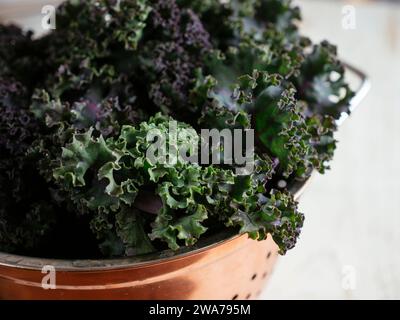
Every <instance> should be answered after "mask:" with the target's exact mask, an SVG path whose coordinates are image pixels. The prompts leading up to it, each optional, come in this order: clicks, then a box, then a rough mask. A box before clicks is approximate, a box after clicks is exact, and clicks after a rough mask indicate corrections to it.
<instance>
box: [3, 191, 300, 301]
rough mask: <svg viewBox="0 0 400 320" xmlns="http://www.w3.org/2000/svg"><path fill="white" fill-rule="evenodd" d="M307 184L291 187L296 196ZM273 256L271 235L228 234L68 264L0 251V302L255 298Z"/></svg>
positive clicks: (275, 251) (67, 261)
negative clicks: (51, 278) (51, 285)
mask: <svg viewBox="0 0 400 320" xmlns="http://www.w3.org/2000/svg"><path fill="white" fill-rule="evenodd" d="M306 185H307V183H301V184H299V185H297V186H295V187H296V190H297V192H296V197H297V198H298V197H299V196H300V194H301V193H302V192H303V190H304V188H305V187H306ZM277 256H278V247H277V245H276V244H275V243H274V241H273V240H272V237H270V236H269V237H268V238H267V240H265V241H261V242H258V241H254V240H251V239H248V236H247V235H242V236H234V235H232V234H231V233H229V232H223V233H220V234H216V235H214V236H212V237H208V238H207V239H205V240H202V241H201V242H199V244H198V245H197V246H196V248H195V249H194V248H191V249H188V248H185V249H182V250H180V251H178V252H172V251H170V250H167V251H163V252H161V253H158V254H157V255H155V254H151V255H146V256H142V257H135V258H122V259H113V260H75V261H73V260H52V259H40V258H28V257H22V256H17V255H12V254H6V253H0V299H34V300H38V299H156V300H169V299H224V300H226V299H252V298H253V299H254V298H256V297H257V296H258V295H259V294H260V292H261V290H262V289H263V287H264V285H265V282H266V281H267V279H268V277H269V276H270V275H271V273H272V270H273V267H274V264H275V261H276V259H277ZM48 266H51V267H52V268H54V270H55V273H54V274H55V289H48V288H47V289H46V287H44V286H43V285H42V281H43V279H44V277H45V276H46V275H47V273H46V271H45V270H47V269H43V268H46V267H48ZM42 270H43V272H44V273H42ZM45 283H47V282H45Z"/></svg>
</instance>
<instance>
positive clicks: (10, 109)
mask: <svg viewBox="0 0 400 320" xmlns="http://www.w3.org/2000/svg"><path fill="white" fill-rule="evenodd" d="M28 101H29V98H28V96H27V89H26V88H25V87H24V86H23V85H21V83H19V82H16V81H15V80H13V79H7V78H0V154H1V157H0V247H1V248H6V250H7V251H9V252H15V251H23V252H26V250H30V252H36V251H37V250H38V247H39V246H40V244H42V242H43V240H44V238H45V236H46V235H47V234H48V232H49V231H50V230H51V227H52V226H53V225H54V220H55V212H56V208H55V207H54V206H53V205H52V203H51V201H49V200H50V194H49V190H48V189H47V186H46V184H45V181H44V180H43V179H42V178H41V176H40V175H39V174H38V172H37V170H36V167H35V160H36V159H35V158H32V157H29V156H28V155H27V154H28V149H29V148H30V146H31V144H32V143H33V141H34V140H35V139H36V137H37V135H38V134H39V133H40V131H41V126H40V124H39V123H38V122H37V121H36V119H35V118H34V116H33V115H32V114H31V113H30V112H29V110H28V105H29V104H28Z"/></svg>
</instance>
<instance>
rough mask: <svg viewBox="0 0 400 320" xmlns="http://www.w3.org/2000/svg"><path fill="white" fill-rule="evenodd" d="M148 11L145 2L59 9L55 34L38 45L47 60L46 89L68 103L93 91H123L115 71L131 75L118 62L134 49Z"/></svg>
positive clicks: (108, 1) (105, 0) (103, 1)
mask: <svg viewBox="0 0 400 320" xmlns="http://www.w3.org/2000/svg"><path fill="white" fill-rule="evenodd" d="M150 10H151V7H150V6H149V5H148V1H146V0H123V1H114V0H100V1H97V0H96V1H95V0H90V1H67V2H65V3H63V4H62V5H61V6H60V7H59V8H58V9H57V13H56V14H57V29H56V30H55V31H54V32H52V33H50V34H49V35H47V36H45V37H44V38H42V39H39V40H38V41H37V43H36V45H37V46H38V47H39V48H41V49H42V51H43V52H42V54H43V56H44V57H46V65H47V68H46V71H47V74H48V75H47V77H46V79H45V88H46V89H47V90H48V91H50V93H51V94H52V95H53V96H55V97H61V96H64V97H68V98H70V97H75V96H79V95H83V94H85V92H86V91H87V90H89V89H90V90H92V91H93V88H96V89H97V90H100V91H110V90H112V89H113V88H115V87H118V86H120V84H119V83H121V82H122V83H124V85H123V86H124V87H125V88H124V89H127V88H128V87H129V84H128V83H127V81H126V79H124V78H123V77H122V78H121V76H120V75H119V71H120V70H121V69H122V70H123V69H127V68H128V69H129V66H127V65H126V64H123V63H122V62H123V61H125V56H126V55H128V56H130V57H131V56H132V52H133V51H135V50H136V49H137V46H138V42H139V40H140V39H141V37H142V34H143V29H144V28H145V26H146V23H145V22H146V19H147V17H148V14H149V12H150ZM65 43H68V46H66V45H65ZM71 48H72V49H71ZM129 53H130V54H129ZM121 89H122V88H121Z"/></svg>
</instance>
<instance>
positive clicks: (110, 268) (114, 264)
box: [0, 65, 369, 300]
mask: <svg viewBox="0 0 400 320" xmlns="http://www.w3.org/2000/svg"><path fill="white" fill-rule="evenodd" d="M346 67H347V69H348V70H349V71H350V72H351V73H353V75H355V76H356V77H358V78H359V79H360V80H361V85H360V86H359V89H358V90H357V92H356V95H355V96H354V98H353V100H352V101H351V106H350V109H351V111H353V110H354V109H355V107H356V106H357V105H358V104H359V103H360V101H361V100H362V99H363V98H364V97H365V95H366V94H367V92H368V90H369V81H368V79H367V77H366V75H365V74H364V73H362V72H361V71H360V70H358V69H356V68H354V67H351V66H348V65H346ZM345 118H346V116H345V115H344V117H342V118H341V119H340V120H339V121H338V124H341V123H342V122H343V120H344V119H345ZM308 182H309V180H308V181H306V182H303V183H295V184H293V185H292V188H291V189H292V190H291V191H292V192H293V193H294V194H295V195H296V196H295V197H296V199H298V198H299V197H300V195H301V194H302V192H303V190H304V188H305V187H306V186H307V184H308ZM277 255H278V248H277V246H276V244H275V243H274V241H273V240H272V238H271V237H268V239H267V240H265V241H261V242H257V241H254V240H250V239H248V237H247V235H242V236H234V235H232V234H229V233H227V232H224V233H220V234H217V235H214V236H212V237H208V238H207V239H203V240H201V241H200V242H199V243H198V244H197V245H196V246H195V247H192V248H189V249H188V248H186V249H182V250H180V251H178V252H172V251H163V252H161V253H158V254H156V255H154V254H153V255H146V256H142V257H135V258H124V259H114V260H75V261H73V260H51V259H40V258H29V257H22V256H16V255H12V254H7V253H1V252H0V299H36V300H37V299H157V300H161V299H162V300H166V299H254V298H256V297H257V296H258V295H259V293H260V292H261V290H262V289H263V287H264V285H265V283H266V281H267V279H268V277H269V276H270V275H271V273H272V270H273V267H274V264H275V261H276V259H277ZM45 266H51V267H53V268H54V270H55V289H45V288H44V287H43V286H42V280H43V279H44V277H45V276H46V274H44V273H42V270H43V267H45ZM45 270H46V269H45Z"/></svg>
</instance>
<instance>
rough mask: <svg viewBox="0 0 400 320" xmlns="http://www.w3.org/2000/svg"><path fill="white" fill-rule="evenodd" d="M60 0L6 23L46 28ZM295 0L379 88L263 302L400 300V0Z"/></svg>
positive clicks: (353, 123)
mask: <svg viewBox="0 0 400 320" xmlns="http://www.w3.org/2000/svg"><path fill="white" fill-rule="evenodd" d="M58 2H60V1H54V0H45V1H42V0H30V1H29V0H0V21H2V22H7V21H16V22H18V23H20V24H23V25H24V26H25V27H27V28H31V29H34V30H37V31H39V32H40V31H41V24H40V23H41V18H42V16H41V15H40V11H41V8H42V7H43V6H44V5H46V4H55V3H58ZM295 3H296V4H297V5H299V6H300V7H301V9H302V13H303V22H302V24H301V30H302V33H303V34H304V35H307V36H309V37H310V38H312V39H313V40H314V41H317V42H319V41H321V40H323V39H328V40H329V41H330V42H332V43H334V44H337V45H338V47H339V55H340V57H341V58H342V59H343V60H344V61H346V62H348V63H349V64H352V65H354V66H355V67H357V68H359V69H361V70H363V71H364V72H366V73H367V74H368V76H369V78H370V81H371V84H372V88H371V90H370V92H369V94H368V96H367V97H366V99H364V100H363V101H362V103H361V105H360V106H359V107H358V109H357V110H356V111H355V112H354V113H353V114H352V116H351V117H350V118H349V119H348V120H347V121H346V122H345V123H344V124H343V126H342V127H341V128H340V131H339V133H338V135H337V139H338V140H339V141H340V143H339V144H338V149H337V152H336V155H335V159H334V161H333V162H332V164H331V168H332V169H331V170H330V171H329V172H328V173H327V174H326V175H325V176H319V175H317V176H315V178H314V181H313V183H312V184H311V185H310V187H309V188H308V189H307V190H306V193H305V194H304V196H303V198H302V199H301V203H300V208H301V210H302V211H303V212H305V213H306V222H305V226H304V228H303V232H302V235H301V238H300V240H299V242H298V245H297V247H296V248H295V249H294V250H292V251H290V252H289V253H288V254H287V255H286V256H285V257H282V258H280V260H279V262H278V265H277V267H276V270H275V272H274V274H273V275H271V278H270V282H269V284H268V287H267V288H266V289H265V291H264V292H263V293H262V294H261V299H400V248H399V246H400V1H394V0H393V1H381V0H380V1H361V0H359V1H338V0H295Z"/></svg>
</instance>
